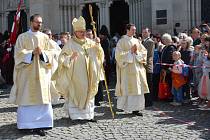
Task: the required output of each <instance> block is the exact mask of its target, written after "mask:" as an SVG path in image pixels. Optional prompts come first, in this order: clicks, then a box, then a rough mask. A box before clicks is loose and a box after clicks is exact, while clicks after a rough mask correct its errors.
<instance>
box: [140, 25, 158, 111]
mask: <svg viewBox="0 0 210 140" xmlns="http://www.w3.org/2000/svg"><path fill="white" fill-rule="evenodd" d="M150 34H151V32H150V30H149V28H144V29H143V30H142V39H143V40H142V44H143V45H144V47H145V48H146V49H147V63H146V65H145V66H146V72H147V84H148V86H149V93H147V94H145V95H144V96H145V106H146V107H149V106H152V105H153V92H152V91H153V90H152V83H153V82H152V74H153V56H154V48H155V44H154V41H153V40H152V39H151V38H150Z"/></svg>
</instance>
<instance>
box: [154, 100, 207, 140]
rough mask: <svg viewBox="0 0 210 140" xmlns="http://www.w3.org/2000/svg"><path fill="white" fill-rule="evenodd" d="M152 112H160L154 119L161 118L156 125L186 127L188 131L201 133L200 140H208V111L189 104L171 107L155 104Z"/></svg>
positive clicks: (159, 103)
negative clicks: (201, 139)
mask: <svg viewBox="0 0 210 140" xmlns="http://www.w3.org/2000/svg"><path fill="white" fill-rule="evenodd" d="M151 110H153V111H161V112H160V113H159V115H154V116H155V117H163V119H161V121H159V122H157V124H168V125H170V124H177V125H182V124H183V125H187V129H189V130H197V131H201V133H202V134H201V135H200V138H203V139H210V121H209V118H210V111H203V110H199V109H198V107H197V106H193V105H191V104H187V105H183V106H176V107H174V106H172V105H169V103H163V102H157V103H155V105H154V107H153V108H151Z"/></svg>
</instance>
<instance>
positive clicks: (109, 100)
mask: <svg viewBox="0 0 210 140" xmlns="http://www.w3.org/2000/svg"><path fill="white" fill-rule="evenodd" d="M89 12H90V17H91V25H92V26H93V32H94V37H95V38H96V37H97V34H96V27H95V24H96V23H95V22H94V20H93V9H92V6H91V4H89ZM101 64H102V65H101V68H102V71H103V75H104V83H105V87H106V93H107V96H108V102H109V108H110V111H111V113H112V119H114V117H115V115H114V112H113V109H112V103H111V98H110V92H109V88H108V85H107V80H106V76H105V71H104V66H103V62H102V63H101Z"/></svg>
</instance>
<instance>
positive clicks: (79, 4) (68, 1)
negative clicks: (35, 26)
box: [0, 0, 209, 34]
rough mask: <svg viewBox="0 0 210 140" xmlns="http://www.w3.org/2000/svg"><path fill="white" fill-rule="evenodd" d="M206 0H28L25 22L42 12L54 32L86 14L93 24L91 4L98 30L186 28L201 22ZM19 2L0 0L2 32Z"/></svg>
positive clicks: (46, 24) (167, 30) (23, 18)
mask: <svg viewBox="0 0 210 140" xmlns="http://www.w3.org/2000/svg"><path fill="white" fill-rule="evenodd" d="M203 1H206V0H24V4H23V5H22V7H21V9H22V12H21V14H22V22H21V23H22V25H23V26H24V30H27V28H28V27H29V18H30V16H31V15H32V14H35V13H39V14H41V15H42V16H43V20H44V27H48V28H51V29H52V31H53V32H54V33H59V32H62V31H69V32H72V26H71V21H72V19H73V18H74V17H79V16H80V15H83V16H84V17H85V19H86V22H87V28H91V25H90V15H89V9H88V5H89V4H91V5H92V7H93V16H94V20H95V22H96V25H97V26H96V27H97V29H98V30H99V28H100V27H101V25H106V26H107V27H108V29H109V30H110V32H111V33H112V34H113V33H115V32H120V31H121V29H122V27H123V25H124V24H126V23H128V22H132V23H134V24H135V25H136V27H137V31H138V32H141V29H142V28H143V27H149V28H151V29H152V31H153V32H154V33H157V32H160V33H163V32H168V33H173V32H174V29H176V30H177V31H184V30H189V29H191V28H192V27H193V26H197V25H200V24H201V21H202V16H201V13H202V12H203V11H202V5H203V6H205V4H202V3H203ZM207 1H209V0H207ZM17 3H18V0H1V1H0V32H3V31H4V30H10V29H11V23H12V19H13V16H14V14H15V11H16V9H17Z"/></svg>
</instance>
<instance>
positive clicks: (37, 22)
mask: <svg viewBox="0 0 210 140" xmlns="http://www.w3.org/2000/svg"><path fill="white" fill-rule="evenodd" d="M33 22H35V23H37V24H42V23H43V22H39V21H33Z"/></svg>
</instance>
